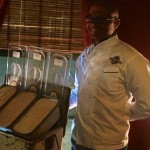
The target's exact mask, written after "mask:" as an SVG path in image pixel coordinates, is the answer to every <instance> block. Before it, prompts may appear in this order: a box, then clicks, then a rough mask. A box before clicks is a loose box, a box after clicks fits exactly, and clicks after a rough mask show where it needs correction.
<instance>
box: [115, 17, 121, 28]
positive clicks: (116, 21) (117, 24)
mask: <svg viewBox="0 0 150 150" xmlns="http://www.w3.org/2000/svg"><path fill="white" fill-rule="evenodd" d="M114 24H115V30H116V29H117V28H118V27H119V25H120V19H116V20H115V23H114Z"/></svg>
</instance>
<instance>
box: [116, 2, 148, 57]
mask: <svg viewBox="0 0 150 150" xmlns="http://www.w3.org/2000/svg"><path fill="white" fill-rule="evenodd" d="M118 2H119V3H120V8H121V9H120V10H121V16H120V17H121V24H120V27H119V29H118V34H119V37H120V39H122V40H124V41H125V42H127V43H129V44H130V45H132V46H133V47H135V48H136V49H137V50H138V51H140V52H141V53H142V54H143V55H144V56H146V57H147V58H148V59H149V60H150V0H124V1H123V0H118Z"/></svg>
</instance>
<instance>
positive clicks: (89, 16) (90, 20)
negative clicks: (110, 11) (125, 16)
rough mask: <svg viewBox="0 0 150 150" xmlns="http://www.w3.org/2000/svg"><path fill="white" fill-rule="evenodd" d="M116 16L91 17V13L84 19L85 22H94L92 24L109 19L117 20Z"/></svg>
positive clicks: (105, 21)
mask: <svg viewBox="0 0 150 150" xmlns="http://www.w3.org/2000/svg"><path fill="white" fill-rule="evenodd" d="M117 19H118V18H117V17H111V18H104V17H92V16H91V15H87V16H86V19H85V21H86V22H87V23H94V24H99V23H103V24H104V23H107V22H109V21H113V20H114V21H115V20H117Z"/></svg>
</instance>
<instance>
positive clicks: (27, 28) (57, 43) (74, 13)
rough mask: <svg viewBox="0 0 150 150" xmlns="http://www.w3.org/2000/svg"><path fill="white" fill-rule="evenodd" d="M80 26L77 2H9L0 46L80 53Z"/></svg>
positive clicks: (78, 1) (48, 0) (38, 0)
mask: <svg viewBox="0 0 150 150" xmlns="http://www.w3.org/2000/svg"><path fill="white" fill-rule="evenodd" d="M82 25H83V23H82V1H81V0H63V1H59V0H11V3H10V8H9V10H8V12H7V15H6V17H5V20H4V22H3V25H2V28H1V32H0V39H1V40H0V47H1V48H5V47H7V45H8V44H9V43H19V44H22V45H33V46H38V47H46V48H50V49H54V50H63V51H81V50H82V49H83V31H82Z"/></svg>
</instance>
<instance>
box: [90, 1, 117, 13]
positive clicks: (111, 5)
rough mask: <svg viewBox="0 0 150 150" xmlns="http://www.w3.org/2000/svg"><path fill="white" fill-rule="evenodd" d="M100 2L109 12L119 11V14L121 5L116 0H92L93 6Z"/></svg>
mask: <svg viewBox="0 0 150 150" xmlns="http://www.w3.org/2000/svg"><path fill="white" fill-rule="evenodd" d="M99 4H100V5H101V6H103V7H104V8H105V9H106V11H107V12H108V13H113V12H118V14H119V5H118V4H117V3H116V2H115V1H114V0H91V6H92V5H99Z"/></svg>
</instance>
